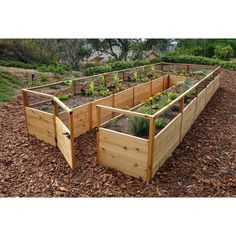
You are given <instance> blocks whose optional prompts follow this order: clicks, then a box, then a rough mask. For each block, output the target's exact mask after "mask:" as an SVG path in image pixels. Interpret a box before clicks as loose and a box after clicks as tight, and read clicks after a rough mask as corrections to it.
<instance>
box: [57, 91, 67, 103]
mask: <svg viewBox="0 0 236 236" xmlns="http://www.w3.org/2000/svg"><path fill="white" fill-rule="evenodd" d="M57 97H58V99H60V100H61V101H65V100H68V99H69V98H70V95H67V94H64V93H63V94H59V95H58V96H57Z"/></svg>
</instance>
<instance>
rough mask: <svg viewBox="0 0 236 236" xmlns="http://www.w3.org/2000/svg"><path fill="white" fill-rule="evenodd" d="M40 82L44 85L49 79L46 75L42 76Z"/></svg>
mask: <svg viewBox="0 0 236 236" xmlns="http://www.w3.org/2000/svg"><path fill="white" fill-rule="evenodd" d="M40 81H41V82H42V83H47V82H49V79H48V77H47V76H46V75H40Z"/></svg>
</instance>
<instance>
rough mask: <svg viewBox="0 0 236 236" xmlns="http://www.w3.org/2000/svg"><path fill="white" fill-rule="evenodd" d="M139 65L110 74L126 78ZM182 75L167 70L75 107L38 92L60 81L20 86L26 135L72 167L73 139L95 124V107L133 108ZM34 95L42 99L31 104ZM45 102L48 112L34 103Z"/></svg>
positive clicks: (107, 116) (102, 118) (110, 115)
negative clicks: (50, 148)
mask: <svg viewBox="0 0 236 236" xmlns="http://www.w3.org/2000/svg"><path fill="white" fill-rule="evenodd" d="M154 66H155V68H157V69H163V68H164V67H166V68H167V69H166V71H168V67H171V68H172V67H174V68H175V67H176V68H178V67H181V69H185V70H187V71H188V72H189V70H190V68H191V66H190V65H183V64H168V63H166V64H165V63H158V64H155V65H154ZM140 68H143V67H137V68H131V69H127V70H121V71H118V72H112V73H119V75H121V76H122V77H123V79H125V78H126V77H127V76H129V75H130V73H131V72H132V71H134V70H136V69H140ZM144 68H145V71H146V73H147V72H148V68H150V65H148V66H145V67H144ZM200 68H201V67H200ZM194 70H195V69H194ZM112 73H104V74H102V75H104V76H107V77H109V76H110V75H111V74H112ZM102 75H96V76H89V77H84V78H79V79H74V80H73V82H74V83H75V84H76V83H77V81H82V80H83V81H86V80H88V79H91V78H94V77H101V76H102ZM185 78H186V77H183V76H176V75H170V73H166V75H164V76H161V77H160V78H157V79H152V80H150V81H148V82H146V83H142V84H139V85H136V86H133V87H131V88H128V89H126V90H124V91H122V92H119V93H116V94H112V95H110V96H107V97H104V98H101V99H98V100H95V101H89V102H87V103H85V104H82V105H79V106H76V107H68V106H67V105H66V104H65V103H64V102H62V101H60V100H59V99H58V98H57V97H56V96H55V95H53V94H48V93H47V92H44V91H40V92H39V91H38V90H40V89H44V88H48V87H50V86H55V85H61V84H62V82H57V83H53V84H48V85H44V86H38V87H35V88H29V89H23V90H22V95H23V101H24V110H25V120H26V127H27V130H28V132H29V134H31V135H34V136H36V137H37V138H38V139H40V140H43V141H44V142H47V143H49V144H51V145H53V146H56V147H58V148H59V149H60V151H61V152H62V154H63V156H64V157H65V159H66V160H67V162H68V164H69V165H70V167H71V168H72V169H74V168H75V166H76V160H77V158H76V157H75V152H74V140H75V138H76V137H78V136H79V135H81V134H83V133H85V132H87V131H89V130H91V129H92V128H94V127H97V124H98V120H97V114H96V107H97V106H98V105H102V106H105V107H111V108H116V109H124V108H127V107H129V108H132V107H134V106H136V105H138V104H140V103H142V102H143V101H144V100H146V99H147V98H149V97H150V96H152V95H153V94H155V93H157V92H162V91H164V90H166V89H168V88H169V87H171V86H174V85H176V84H177V83H178V82H179V81H181V80H183V79H185ZM75 88H76V86H75ZM35 97H41V98H43V101H40V102H38V103H34V104H31V102H30V98H33V101H34V98H35ZM44 103H50V104H51V105H50V106H51V108H50V109H51V112H48V111H42V110H40V109H39V108H38V107H37V106H35V104H37V105H42V104H44ZM59 108H60V110H59ZM62 110H64V111H62ZM122 111H123V110H122ZM115 115H116V112H114V111H110V110H106V111H105V110H104V111H103V112H102V113H101V114H100V116H99V122H100V123H102V122H106V121H108V120H110V119H111V118H113V117H114V116H115ZM145 143H146V141H145Z"/></svg>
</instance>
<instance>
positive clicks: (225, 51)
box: [214, 45, 234, 60]
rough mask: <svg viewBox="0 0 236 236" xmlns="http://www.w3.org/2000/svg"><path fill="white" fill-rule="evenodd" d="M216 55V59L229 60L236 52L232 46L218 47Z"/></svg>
mask: <svg viewBox="0 0 236 236" xmlns="http://www.w3.org/2000/svg"><path fill="white" fill-rule="evenodd" d="M214 54H215V56H216V58H219V59H222V60H229V59H230V57H232V56H233V55H234V50H233V48H232V47H231V46H230V45H227V46H220V45H218V46H216V48H215V50H214Z"/></svg>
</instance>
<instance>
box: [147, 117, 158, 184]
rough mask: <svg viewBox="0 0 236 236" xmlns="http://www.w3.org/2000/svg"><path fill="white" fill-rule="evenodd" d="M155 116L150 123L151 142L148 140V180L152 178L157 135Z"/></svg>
mask: <svg viewBox="0 0 236 236" xmlns="http://www.w3.org/2000/svg"><path fill="white" fill-rule="evenodd" d="M155 121H156V119H155V118H152V119H151V120H150V125H149V138H148V140H149V142H148V161H147V180H150V179H151V178H152V165H153V152H154V136H155Z"/></svg>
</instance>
